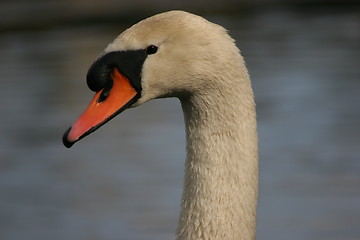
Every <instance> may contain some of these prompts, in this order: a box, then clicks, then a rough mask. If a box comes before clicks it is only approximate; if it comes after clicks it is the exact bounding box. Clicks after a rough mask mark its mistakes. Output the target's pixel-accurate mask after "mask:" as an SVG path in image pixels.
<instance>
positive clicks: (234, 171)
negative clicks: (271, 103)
mask: <svg viewBox="0 0 360 240" xmlns="http://www.w3.org/2000/svg"><path fill="white" fill-rule="evenodd" d="M235 85H236V86H239V87H238V88H236V87H235V88H234V87H232V88H228V89H224V91H222V92H223V93H224V92H226V94H225V95H224V94H219V93H217V92H218V91H216V90H214V91H213V92H211V91H207V92H206V94H194V95H191V96H189V97H187V98H184V99H181V103H182V108H183V111H184V119H185V125H186V140H187V146H186V147H187V159H186V163H185V182H184V192H183V197H182V210H181V215H180V220H179V227H178V233H177V235H178V240H185V239H186V240H195V239H209V240H217V239H219V240H220V239H228V240H235V239H236V240H250V239H255V217H256V202H257V187H258V166H257V133H256V120H255V104H254V99H253V94H252V90H251V86H250V81H249V79H248V77H245V79H239V81H238V83H237V84H235Z"/></svg>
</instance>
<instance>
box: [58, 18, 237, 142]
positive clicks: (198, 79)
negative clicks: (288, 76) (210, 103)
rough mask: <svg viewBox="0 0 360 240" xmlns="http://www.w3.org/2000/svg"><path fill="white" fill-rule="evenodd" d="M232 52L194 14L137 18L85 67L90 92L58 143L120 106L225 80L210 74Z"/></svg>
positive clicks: (220, 69) (227, 41)
mask: <svg viewBox="0 0 360 240" xmlns="http://www.w3.org/2000/svg"><path fill="white" fill-rule="evenodd" d="M237 55H239V50H238V48H237V47H236V46H235V44H234V41H233V39H232V38H231V37H230V36H229V35H228V34H227V33H226V30H225V29H224V28H222V27H221V26H219V25H216V24H214V23H211V22H209V21H207V20H205V19H204V18H202V17H200V16H197V15H193V14H190V13H187V12H183V11H170V12H165V13H161V14H158V15H155V16H152V17H150V18H147V19H145V20H142V21H140V22H139V23H137V24H135V25H133V26H132V27H130V28H128V29H127V30H125V31H124V32H123V33H121V34H120V35H119V36H118V37H117V38H116V39H115V40H114V41H113V42H112V43H110V44H109V45H108V46H107V47H106V48H105V50H104V52H103V53H102V55H101V56H100V57H99V58H98V59H97V60H96V61H95V62H94V63H93V64H92V66H91V67H90V68H89V71H88V74H87V84H88V86H89V88H90V89H91V90H92V91H94V92H95V96H94V98H93V99H92V101H91V102H90V105H89V106H88V108H87V109H86V110H85V111H84V113H83V114H82V115H81V116H80V117H79V118H78V119H77V120H76V121H75V122H74V124H73V125H72V126H71V127H70V128H69V129H68V130H67V131H66V132H65V134H64V136H63V143H64V145H65V146H66V147H71V146H72V145H73V144H74V143H75V142H77V141H78V140H80V139H81V138H83V137H85V136H87V135H88V134H90V133H92V132H93V131H95V130H96V129H98V128H99V127H100V126H102V125H103V124H104V123H106V122H107V121H109V120H110V119H112V118H113V117H114V116H116V115H117V114H119V113H120V112H122V111H123V110H125V109H126V108H129V107H135V106H138V105H140V104H142V103H144V102H147V101H149V100H151V99H155V98H162V97H178V98H180V99H181V98H185V97H187V96H189V95H191V94H196V93H197V92H206V91H207V89H209V88H214V87H217V86H218V85H221V84H228V83H226V82H224V81H219V78H217V77H216V76H218V75H220V74H222V75H224V74H225V75H226V74H228V73H227V72H226V71H224V68H225V69H226V67H224V64H226V65H228V64H230V65H231V64H233V62H234V61H235V59H236V57H237ZM224 59H226V63H225V62H224ZM209 76H212V77H209ZM228 79H231V77H230V78H228Z"/></svg>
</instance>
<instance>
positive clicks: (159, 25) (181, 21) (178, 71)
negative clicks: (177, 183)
mask: <svg viewBox="0 0 360 240" xmlns="http://www.w3.org/2000/svg"><path fill="white" fill-rule="evenodd" d="M87 84H88V87H89V88H90V89H91V90H92V91H94V92H95V96H94V97H93V99H92V100H91V102H90V104H89V106H88V107H87V108H86V109H85V111H84V112H83V113H82V114H81V115H80V117H79V118H78V119H77V120H76V121H75V122H74V123H73V124H72V125H71V127H70V128H69V129H68V130H67V131H66V132H65V134H64V136H63V143H64V145H65V146H66V147H68V148H69V147H71V146H72V145H73V144H74V143H75V142H77V141H78V140H80V139H82V138H83V137H85V136H87V135H88V134H90V133H92V132H93V131H95V130H96V129H98V128H99V127H100V126H102V125H103V124H104V123H106V122H108V121H109V120H110V119H112V118H113V117H114V116H116V115H117V114H119V113H120V112H122V111H124V110H125V109H126V108H129V107H136V106H139V105H140V104H142V103H145V102H147V101H149V100H151V99H156V98H165V97H177V98H178V99H179V100H180V103H181V106H182V110H183V113H184V122H185V128H186V150H187V155H186V162H185V177H184V190H183V195H182V201H181V212H180V217H179V223H178V229H177V233H176V236H177V239H178V240H195V239H196V240H199V239H204V240H205V239H209V240H220V239H221V240H224V239H226V240H250V239H255V235H256V231H255V229H256V205H257V192H258V140H257V130H256V112H255V103H254V96H253V91H252V87H251V82H250V78H249V75H248V71H247V68H246V66H245V63H244V60H243V57H242V56H241V54H240V51H239V49H238V48H237V47H236V45H235V41H234V40H233V39H232V38H231V37H230V36H229V35H228V33H227V31H226V30H225V29H224V28H223V27H221V26H219V25H217V24H214V23H212V22H209V21H208V20H206V19H204V18H202V17H200V16H197V15H194V14H191V13H187V12H184V11H169V12H165V13H160V14H157V15H154V16H152V17H149V18H147V19H145V20H142V21H140V22H139V23H137V24H135V25H133V26H132V27H130V28H128V29H127V30H125V31H124V32H123V33H121V34H120V35H119V36H118V37H117V38H116V39H115V40H114V41H113V42H112V43H110V44H109V45H108V46H107V47H106V48H105V50H104V52H103V53H102V54H101V55H100V57H99V58H98V59H97V60H96V61H95V62H94V63H93V64H92V65H91V67H90V68H89V71H88V73H87Z"/></svg>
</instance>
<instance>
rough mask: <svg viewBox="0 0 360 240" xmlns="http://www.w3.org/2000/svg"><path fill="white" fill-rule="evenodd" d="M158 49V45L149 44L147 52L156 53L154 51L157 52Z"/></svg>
mask: <svg viewBox="0 0 360 240" xmlns="http://www.w3.org/2000/svg"><path fill="white" fill-rule="evenodd" d="M157 50H158V47H157V46H155V45H150V46H148V47H147V48H146V50H145V51H146V53H147V54H149V55H150V54H154V53H156V52H157Z"/></svg>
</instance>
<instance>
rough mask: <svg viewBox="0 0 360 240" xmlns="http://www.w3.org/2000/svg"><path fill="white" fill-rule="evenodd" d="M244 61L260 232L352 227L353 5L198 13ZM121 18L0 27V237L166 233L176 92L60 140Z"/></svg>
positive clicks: (359, 77)
mask: <svg viewBox="0 0 360 240" xmlns="http://www.w3.org/2000/svg"><path fill="white" fill-rule="evenodd" d="M208 18H209V19H211V20H213V21H215V22H218V23H220V24H222V25H224V26H226V27H227V28H228V29H229V30H230V33H231V35H232V36H233V37H234V38H235V39H236V40H237V43H238V46H239V47H240V49H241V50H242V53H243V55H244V56H245V58H246V61H247V65H248V67H249V70H250V74H251V76H252V80H253V87H254V91H255V94H256V101H257V106H258V123H259V136H260V168H261V169H260V197H259V208H258V239H260V240H261V239H276V240H288V239H292V240H303V239H306V240H321V239H326V240H333V239H334V240H335V239H341V240H356V239H359V237H360V228H359V226H360V148H359V145H360V140H359V136H360V105H359V103H360V94H359V90H360V68H359V62H360V45H359V44H360V32H359V31H360V21H359V20H360V19H359V15H358V13H357V12H356V11H352V10H348V11H344V12H342V13H336V14H330V13H325V12H323V13H315V12H313V13H303V12H292V11H270V12H264V13H261V14H254V15H248V16H245V17H239V16H234V15H232V16H208ZM124 28H125V26H117V27H114V26H112V25H109V26H106V25H104V26H98V27H94V26H89V27H66V28H61V27H58V28H56V29H53V30H46V31H37V32H12V33H8V34H6V33H3V34H2V35H0V76H1V80H0V81H1V88H0V101H1V105H0V115H1V118H0V123H1V125H0V126H1V127H0V239H2V240H19V239H28V240H31V239H34V240H35V239H36V240H39V239H53V240H57V239H59V240H60V239H77V240H81V239H83V240H85V239H86V240H88V239H104V240H110V239H125V240H132V239H140V240H141V239H144V240H145V239H146V240H147V239H158V240H161V239H174V232H175V230H176V225H177V217H178V214H179V202H180V196H181V191H182V177H183V163H184V158H185V150H184V148H185V144H184V126H183V120H182V113H181V108H180V106H179V103H178V101H177V100H175V99H166V100H156V101H153V102H150V103H147V104H144V105H143V106H141V107H138V108H136V109H131V110H128V111H126V112H125V113H123V114H122V115H121V116H119V117H117V118H116V119H114V120H113V121H111V122H110V123H109V124H107V125H105V126H104V127H103V128H102V129H101V130H99V131H97V132H96V133H94V134H93V135H91V136H90V137H88V138H86V139H84V140H83V141H81V142H79V143H78V144H76V145H75V146H74V147H73V148H72V149H70V150H68V149H65V148H64V147H63V146H62V143H61V135H62V133H63V132H64V130H66V128H67V127H68V126H69V125H70V124H71V122H72V121H73V120H74V119H75V118H76V117H77V116H78V115H79V114H80V113H81V111H82V110H83V109H84V107H85V106H86V105H87V103H88V101H89V100H90V98H91V96H92V93H91V92H90V91H89V90H88V89H87V87H86V84H85V80H84V79H85V74H86V71H87V68H88V66H89V65H90V64H91V62H92V61H93V60H94V59H95V58H96V57H97V56H98V54H99V53H100V52H101V51H102V49H103V48H104V47H105V46H106V44H108V43H109V42H110V41H112V40H113V38H115V37H116V35H117V34H118V33H119V32H121V31H122V30H123V29H124Z"/></svg>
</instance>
